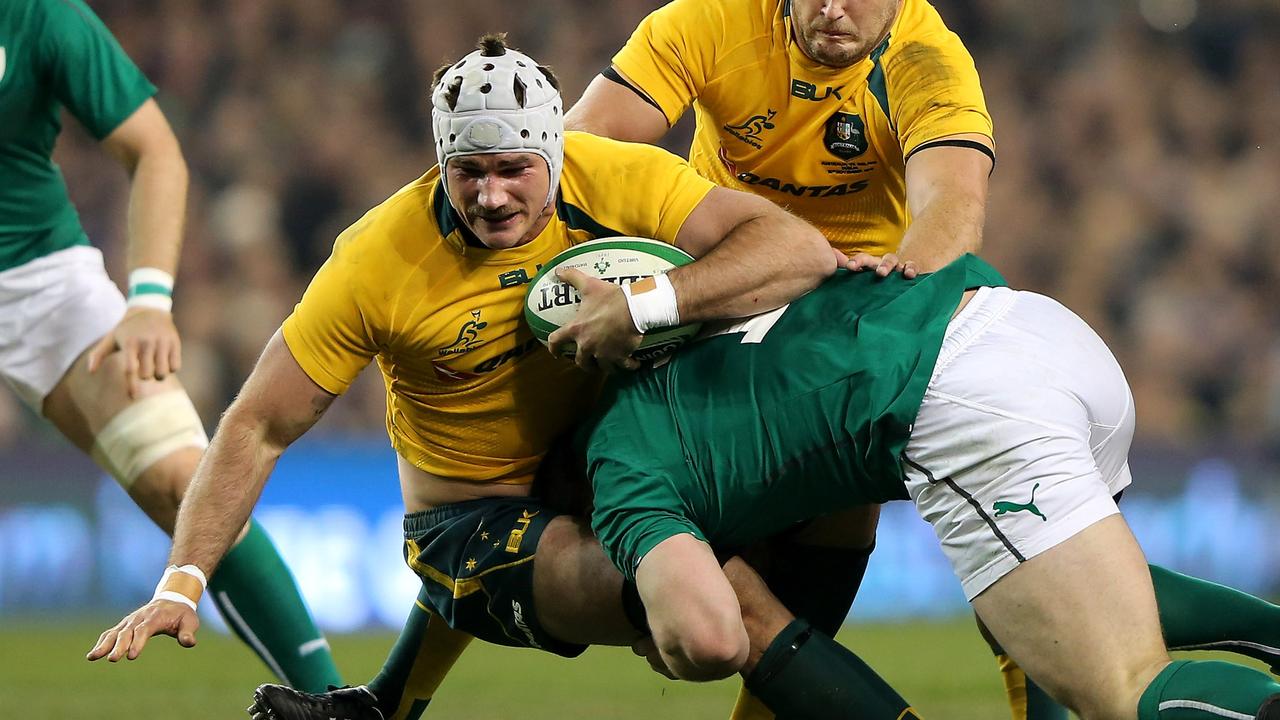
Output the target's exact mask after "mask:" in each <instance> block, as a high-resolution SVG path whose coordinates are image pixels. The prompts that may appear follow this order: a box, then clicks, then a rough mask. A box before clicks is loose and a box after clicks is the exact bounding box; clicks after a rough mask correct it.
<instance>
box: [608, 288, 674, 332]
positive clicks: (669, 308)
mask: <svg viewBox="0 0 1280 720" xmlns="http://www.w3.org/2000/svg"><path fill="white" fill-rule="evenodd" d="M622 294H623V295H626V297H627V309H628V310H630V311H631V322H633V323H635V326H636V330H638V331H640V332H641V333H646V332H648V331H650V330H652V329H654V328H665V327H675V326H677V325H679V324H680V309H679V307H677V305H676V289H675V288H674V287H672V286H671V278H669V277H667V276H666V274H665V273H662V274H659V275H654V276H653V277H648V278H645V279H643V280H637V281H635V282H632V283H627V284H626V285H623V286H622Z"/></svg>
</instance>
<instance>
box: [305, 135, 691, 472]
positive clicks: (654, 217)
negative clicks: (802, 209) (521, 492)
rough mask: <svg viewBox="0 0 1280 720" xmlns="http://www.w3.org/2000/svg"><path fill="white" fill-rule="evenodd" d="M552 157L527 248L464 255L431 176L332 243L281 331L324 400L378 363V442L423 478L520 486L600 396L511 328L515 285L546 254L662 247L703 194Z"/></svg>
mask: <svg viewBox="0 0 1280 720" xmlns="http://www.w3.org/2000/svg"><path fill="white" fill-rule="evenodd" d="M564 156H565V162H564V170H563V173H562V175H561V177H560V193H559V195H558V196H557V198H556V201H555V202H556V206H555V214H554V216H553V217H551V219H550V222H549V223H548V224H547V227H546V228H545V229H543V231H542V232H541V233H540V234H539V235H538V236H537V237H536V238H534V239H533V240H532V241H530V242H528V243H527V244H525V245H521V246H519V247H515V248H511V249H507V250H490V249H487V248H484V247H481V246H478V245H479V243H478V241H476V240H475V239H474V237H472V238H471V239H470V242H468V239H467V236H468V235H469V233H468V232H467V231H466V230H465V227H464V226H463V224H462V221H461V218H460V216H459V215H458V214H457V212H455V211H454V210H453V208H452V207H451V206H450V205H449V201H448V198H447V196H446V194H445V190H444V186H443V184H442V183H441V182H440V171H439V167H436V168H432V169H431V170H430V171H429V172H428V173H427V174H426V175H423V176H422V177H421V178H419V179H418V180H416V181H414V182H412V183H410V184H409V185H407V186H406V187H404V188H402V189H401V190H400V191H399V192H397V193H396V194H395V195H393V196H392V197H391V198H389V199H388V200H386V201H385V202H383V203H382V204H381V205H379V206H377V207H375V208H373V209H372V210H370V211H369V212H368V213H367V214H365V216H364V217H363V218H361V219H360V220H359V221H358V222H356V223H355V224H354V225H352V226H351V227H350V228H348V229H347V230H346V231H345V232H343V233H342V234H341V235H340V236H339V237H338V240H337V242H336V243H335V244H334V249H333V254H332V255H331V256H330V257H329V259H328V260H327V261H326V262H325V264H324V265H323V266H322V267H321V268H320V270H319V272H318V273H317V274H316V276H315V278H314V279H312V281H311V284H310V286H309V287H308V288H307V291H306V293H305V294H304V295H303V297H302V301H301V302H299V303H298V305H297V307H296V308H294V311H293V313H292V314H291V315H290V316H289V317H288V318H287V319H285V321H284V325H283V331H284V339H285V343H286V344H287V345H288V347H289V350H290V352H291V353H292V354H293V356H294V357H295V358H296V359H297V361H298V364H299V365H300V366H301V367H302V369H303V370H304V371H305V372H306V373H307V375H308V376H310V377H311V379H312V380H314V381H315V382H316V384H318V385H319V386H320V387H322V388H324V389H325V390H327V391H329V392H331V393H334V394H340V393H342V392H343V391H345V390H346V389H347V388H348V387H349V386H350V384H351V382H352V381H353V380H355V378H356V375H357V374H359V372H360V370H361V369H363V368H364V367H365V365H367V364H368V363H369V360H370V359H371V358H375V357H376V358H377V361H378V366H379V368H380V369H381V371H382V376H383V380H384V382H385V383H386V387H387V433H388V434H389V435H390V437H391V444H392V446H393V447H394V448H395V450H396V452H398V453H399V454H400V455H401V456H403V457H404V458H405V459H406V460H408V461H409V462H411V463H413V464H414V465H415V466H417V467H419V468H421V469H423V470H425V471H427V472H429V473H433V474H435V475H439V476H442V477H446V478H451V479H455V480H471V481H475V482H495V483H528V482H530V481H531V480H532V479H533V475H534V471H535V469H536V467H537V464H538V461H539V460H540V459H541V457H542V455H543V454H544V453H545V452H546V450H547V447H548V444H549V443H550V442H551V441H552V439H554V438H555V437H556V436H558V435H560V434H561V433H562V432H564V431H565V430H566V429H568V428H569V427H570V426H571V425H572V424H573V423H574V422H576V421H577V420H578V419H579V418H580V417H581V416H582V415H583V414H584V413H585V412H586V410H588V409H589V407H590V404H591V402H590V401H591V399H592V398H593V397H594V394H595V391H596V389H597V384H598V383H597V379H596V378H595V377H593V376H591V375H589V374H587V373H584V372H582V371H580V370H578V369H577V367H576V366H575V365H574V364H573V363H571V362H569V361H566V360H562V359H557V358H554V357H552V355H551V353H549V352H547V351H546V350H545V349H544V348H543V347H542V346H541V345H540V344H539V342H538V341H537V340H536V339H534V337H533V335H532V333H531V332H530V331H529V329H528V327H527V326H526V325H525V323H524V319H523V311H524V294H525V287H526V285H527V284H528V282H529V281H530V280H531V279H532V278H533V276H534V274H535V273H536V272H537V270H538V268H539V267H541V266H542V264H544V263H545V262H547V261H548V260H550V259H551V258H552V257H553V256H554V255H556V254H557V253H559V252H561V251H562V250H565V249H566V248H568V247H570V246H571V245H574V244H577V243H580V242H585V241H587V240H592V239H595V238H597V237H611V236H615V235H634V236H639V237H648V238H655V239H658V240H662V241H665V242H674V241H675V238H676V234H677V233H678V232H679V231H680V227H681V226H682V225H683V224H684V221H685V219H686V218H687V217H688V216H689V214H690V213H691V212H692V211H693V209H694V208H695V207H696V206H697V205H698V203H700V202H701V201H702V199H703V198H704V197H705V196H706V194H707V193H708V192H710V190H711V189H712V188H713V187H714V185H712V183H710V182H708V181H707V180H705V179H704V178H702V177H701V176H699V175H698V174H697V173H696V172H695V171H694V170H693V168H691V167H690V166H689V165H688V163H686V162H685V161H683V160H681V159H680V158H678V157H676V156H674V155H672V154H670V153H668V152H666V151H664V150H661V149H658V148H654V147H651V146H647V145H640V144H633V143H622V142H616V141H613V140H607V139H605V138H598V137H595V136H592V135H587V134H584V133H574V132H570V133H566V134H565V147H564Z"/></svg>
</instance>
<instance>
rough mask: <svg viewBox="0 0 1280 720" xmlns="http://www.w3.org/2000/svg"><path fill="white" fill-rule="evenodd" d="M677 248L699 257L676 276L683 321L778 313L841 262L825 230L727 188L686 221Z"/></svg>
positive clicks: (713, 193)
mask: <svg viewBox="0 0 1280 720" xmlns="http://www.w3.org/2000/svg"><path fill="white" fill-rule="evenodd" d="M676 245H677V246H679V247H680V248H681V249H683V250H684V251H685V252H688V253H689V254H690V255H693V256H694V257H696V258H698V262H695V263H691V264H689V265H686V266H684V267H681V268H677V269H675V270H672V271H671V272H670V273H668V276H669V277H670V279H671V284H672V286H673V287H674V288H675V294H676V298H677V301H678V306H679V310H680V319H681V321H682V322H700V321H704V320H713V319H723V318H738V317H746V316H748V315H754V314H756V313H761V312H767V311H769V310H773V309H775V308H778V307H781V306H782V305H785V304H786V303H788V302H791V301H792V300H794V299H796V298H797V297H799V296H801V295H803V294H805V293H806V292H809V291H810V290H812V289H814V288H815V287H817V286H818V285H819V283H821V282H822V281H823V280H825V279H826V278H827V277H828V276H830V275H831V274H832V273H833V272H835V270H836V265H837V255H836V253H834V252H833V251H832V249H831V245H830V243H829V242H828V241H827V238H826V237H825V236H824V235H823V234H822V233H821V232H819V231H818V229H817V228H815V227H814V226H812V225H810V224H809V223H807V222H805V221H803V220H801V219H799V218H797V217H795V216H794V215H791V214H790V213H788V212H787V211H785V210H783V209H782V208H780V207H778V206H777V205H774V204H773V203H771V202H769V201H768V200H765V199H764V198H761V197H757V196H755V195H751V194H749V193H744V192H738V191H736V190H730V189H727V188H722V187H717V188H713V189H712V190H711V192H710V193H708V194H707V196H706V197H705V198H704V199H703V200H702V202H701V203H700V204H699V205H698V206H697V208H695V209H694V211H693V213H691V214H690V215H689V218H688V219H687V220H685V223H684V225H683V226H682V227H681V228H680V233H679V234H678V235H677V236H676Z"/></svg>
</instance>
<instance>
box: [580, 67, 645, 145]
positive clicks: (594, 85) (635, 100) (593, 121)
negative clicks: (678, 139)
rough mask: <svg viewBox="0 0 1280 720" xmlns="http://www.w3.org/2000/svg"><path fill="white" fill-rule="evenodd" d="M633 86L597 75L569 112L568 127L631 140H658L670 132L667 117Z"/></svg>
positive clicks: (617, 138)
mask: <svg viewBox="0 0 1280 720" xmlns="http://www.w3.org/2000/svg"><path fill="white" fill-rule="evenodd" d="M614 70H615V71H617V68H614ZM619 75H620V76H621V75H622V74H621V73H619ZM623 77H624V79H625V76H623ZM628 82H630V81H629V80H628ZM633 88H635V84H634V83H632V84H631V87H626V86H624V85H620V84H619V83H618V82H616V81H614V80H610V79H609V78H607V77H605V76H603V75H597V76H596V77H595V79H594V80H592V81H591V84H590V85H588V86H587V90H586V92H584V93H583V94H582V97H581V98H580V99H579V100H578V102H576V103H574V105H573V107H571V108H569V112H568V113H566V114H565V116H564V129H565V130H581V131H583V132H589V133H592V134H594V135H601V136H603V137H609V138H613V139H614V140H626V141H627V142H643V143H650V144H653V143H656V142H658V141H659V140H661V139H662V136H663V135H666V134H667V130H668V128H667V118H666V116H664V115H663V114H662V111H661V110H659V109H658V108H657V107H656V106H655V105H653V104H652V103H651V102H649V101H648V100H646V99H645V98H644V97H642V96H640V95H639V94H638V91H637V90H635V89H633Z"/></svg>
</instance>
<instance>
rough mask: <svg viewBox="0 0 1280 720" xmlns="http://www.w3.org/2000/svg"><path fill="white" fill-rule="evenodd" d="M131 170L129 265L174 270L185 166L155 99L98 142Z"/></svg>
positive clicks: (183, 211) (179, 245) (183, 210)
mask: <svg viewBox="0 0 1280 720" xmlns="http://www.w3.org/2000/svg"><path fill="white" fill-rule="evenodd" d="M102 146H103V148H104V149H105V150H106V151H107V152H108V153H109V154H110V155H111V156H112V157H114V158H115V159H116V160H117V161H118V162H119V163H120V164H121V165H123V166H124V168H125V170H126V171H127V172H128V173H129V181H130V186H129V229H128V233H129V249H128V254H129V255H128V260H129V268H130V269H133V268H138V267H153V268H158V269H160V270H164V271H165V272H167V273H169V274H171V275H172V274H173V273H174V271H175V270H176V269H177V267H178V254H179V252H180V251H181V249H182V223H183V218H184V216H185V214H186V206H187V164H186V162H185V161H184V160H183V159H182V150H181V149H180V148H179V147H178V140H177V138H176V137H174V135H173V130H171V129H170V128H169V123H168V122H167V121H166V120H165V118H164V115H163V114H162V113H161V112H160V107H159V106H158V105H156V102H155V100H147V101H146V102H144V103H143V104H142V105H141V106H140V107H139V108H138V109H137V110H135V111H134V113H133V114H132V115H130V116H129V117H128V118H127V119H126V120H125V121H124V122H123V123H121V124H120V126H119V127H118V128H116V129H115V130H113V131H112V132H111V134H110V135H108V136H107V137H106V138H105V139H103V141H102Z"/></svg>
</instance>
